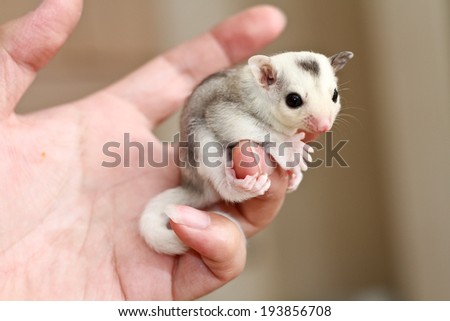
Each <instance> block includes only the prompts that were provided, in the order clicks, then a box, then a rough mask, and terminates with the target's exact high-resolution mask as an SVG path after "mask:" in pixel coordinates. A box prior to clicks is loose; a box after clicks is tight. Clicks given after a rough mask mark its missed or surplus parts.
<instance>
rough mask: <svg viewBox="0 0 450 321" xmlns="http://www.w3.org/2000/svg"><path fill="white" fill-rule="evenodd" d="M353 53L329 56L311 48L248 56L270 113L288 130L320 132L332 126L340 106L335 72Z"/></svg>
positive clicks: (345, 52)
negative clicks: (307, 50)
mask: <svg viewBox="0 0 450 321" xmlns="http://www.w3.org/2000/svg"><path fill="white" fill-rule="evenodd" d="M352 57H353V53H351V52H349V51H343V52H340V53H338V54H336V55H334V56H332V57H326V56H324V55H322V54H317V53H312V52H287V53H282V54H278V55H275V56H271V57H268V56H262V55H257V56H253V57H251V58H250V59H249V61H248V64H249V66H250V69H251V71H252V73H253V75H254V77H255V79H256V81H257V82H258V84H259V86H260V90H261V93H262V94H263V96H264V97H265V98H266V99H268V100H269V101H270V104H269V105H270V106H271V107H270V108H271V111H270V112H271V117H274V118H275V119H276V120H277V122H278V123H280V124H281V125H282V126H285V127H286V129H288V130H294V129H297V130H298V131H305V132H307V133H310V134H320V133H324V132H326V131H328V130H330V129H331V126H332V125H333V123H334V121H335V119H336V116H337V114H338V113H339V110H340V108H341V104H340V97H339V91H338V86H337V78H336V75H335V73H336V72H337V71H338V70H340V69H342V68H343V67H344V66H345V64H346V63H347V61H348V60H350V59H351V58H352Z"/></svg>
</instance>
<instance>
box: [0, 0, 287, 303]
mask: <svg viewBox="0 0 450 321" xmlns="http://www.w3.org/2000/svg"><path fill="white" fill-rule="evenodd" d="M81 9H82V1H81V0H73V1H57V0H46V1H43V3H42V4H41V6H40V7H39V8H38V9H37V10H35V11H33V12H31V13H29V14H28V15H26V16H24V17H22V18H19V19H17V20H15V21H13V22H10V23H8V24H5V25H4V26H2V27H1V29H0V35H1V37H0V48H1V51H0V159H1V160H2V166H1V167H0V182H1V185H0V275H1V277H0V297H1V298H3V299H111V300H117V299H131V300H142V299H146V300H150V299H161V300H170V299H193V298H197V297H199V296H202V295H204V294H206V293H208V292H210V291H212V290H214V289H216V288H218V287H220V286H222V285H223V284H225V283H226V282H228V281H229V280H231V279H232V278H234V277H235V276H237V275H238V274H239V273H240V272H241V271H242V269H243V267H244V264H245V257H246V249H245V237H244V236H243V235H242V232H241V230H240V229H239V228H238V227H237V226H236V225H235V224H234V223H233V222H231V221H229V220H228V219H226V218H224V217H223V216H219V215H216V214H214V213H212V212H202V213H204V214H205V215H209V217H210V219H211V224H210V226H209V227H208V228H207V229H205V230H202V231H201V232H199V231H196V230H195V229H190V228H188V227H186V226H183V225H179V224H174V223H173V224H172V226H173V228H174V230H175V231H176V232H177V234H178V235H179V236H180V238H181V239H182V240H183V241H184V242H185V243H186V244H188V245H189V246H191V247H192V248H193V249H194V250H195V251H189V252H188V253H186V254H185V255H182V256H177V257H170V256H165V255H160V254H157V253H154V252H152V251H151V249H150V248H149V247H148V246H147V245H146V244H145V243H144V241H143V240H142V238H141V237H140V236H139V234H138V223H137V222H138V219H139V215H140V213H141V212H142V210H143V208H144V206H145V204H146V202H147V201H148V200H149V199H150V198H151V197H152V196H154V195H156V194H158V193H159V192H161V191H163V190H165V189H167V188H170V187H173V186H175V185H177V183H178V170H177V169H176V168H175V166H169V167H166V168H154V167H150V166H147V167H145V168H140V167H139V166H137V155H136V154H132V155H131V165H132V166H131V167H129V168H125V167H123V166H118V167H115V168H106V167H102V166H101V164H102V161H104V155H103V153H102V147H103V145H104V144H105V143H106V142H108V141H118V142H120V141H122V140H123V135H124V133H130V137H131V139H132V140H133V141H136V142H141V143H142V144H143V145H144V146H146V145H147V143H148V142H153V148H154V151H155V154H156V155H157V154H158V152H159V151H160V150H161V148H162V147H161V146H162V145H161V143H160V142H159V141H158V140H157V138H156V137H155V136H154V135H153V134H152V132H151V131H152V129H154V128H155V126H157V125H158V124H159V123H160V122H161V121H163V120H164V119H165V118H166V117H168V116H169V115H170V114H172V113H173V112H174V111H175V110H176V109H178V108H179V107H180V106H182V104H183V101H184V99H185V98H186V97H187V95H188V94H189V93H190V91H191V90H192V89H193V88H194V86H195V85H196V84H198V83H199V82H200V81H201V80H202V79H203V78H204V77H206V76H207V75H209V74H211V73H213V72H215V71H217V70H219V69H222V68H225V67H227V66H229V65H231V64H233V63H237V62H239V61H240V60H242V59H244V58H246V57H247V56H249V55H251V54H253V53H254V52H256V51H257V50H259V49H261V48H262V47H263V46H264V45H266V44H268V43H269V42H270V41H272V40H273V39H274V38H275V37H276V36H277V35H278V34H279V33H280V32H281V30H282V28H283V25H284V19H283V17H282V16H281V15H280V13H279V12H278V11H276V10H275V9H273V8H270V7H267V6H263V7H257V8H253V9H250V10H248V11H246V12H244V13H241V14H240V15H237V16H235V17H232V18H230V19H228V20H226V21H225V22H223V23H222V24H220V25H219V26H217V27H216V28H214V29H213V30H212V31H211V32H209V33H207V34H204V35H202V36H200V37H198V38H196V39H194V40H192V41H190V42H188V43H185V44H183V45H181V46H179V47H177V48H175V49H173V50H171V51H169V52H167V53H166V54H164V55H162V56H160V57H157V58H156V59H154V60H152V61H151V62H149V63H148V64H146V65H144V66H143V67H141V68H140V69H138V70H137V71H135V72H133V73H132V74H130V75H129V76H127V77H125V78H124V79H123V80H121V81H119V82H117V83H115V84H113V85H112V86H110V87H108V88H106V89H104V90H102V91H99V92H97V93H95V94H93V95H90V96H89V97H87V98H84V99H81V100H78V101H75V102H71V103H67V104H64V105H61V106H57V107H55V108H51V109H46V110H43V111H41V112H38V113H34V114H29V115H17V114H15V113H14V107H15V106H16V104H17V102H18V100H19V99H20V97H21V96H22V95H23V93H24V92H25V91H26V89H27V88H28V86H29V85H30V84H31V83H32V81H33V80H34V78H35V75H36V72H37V71H38V70H39V69H41V68H42V67H44V66H45V64H46V63H47V62H48V61H49V60H50V59H51V58H52V57H53V55H54V54H55V53H56V51H57V50H58V49H59V48H60V47H61V46H62V44H63V43H64V42H65V40H66V38H67V36H68V35H69V34H70V32H71V31H72V29H73V28H74V27H75V25H76V24H77V22H78V19H79V17H80V14H81ZM238 158H239V155H237V156H236V159H238ZM133 161H134V162H133ZM287 179H288V178H287V175H286V173H284V172H283V171H281V170H280V169H277V170H275V172H274V173H272V175H271V180H272V187H271V189H270V190H269V191H268V192H267V193H266V195H264V196H263V197H261V198H257V199H252V200H249V201H247V202H245V203H241V204H237V205H236V206H231V205H226V204H218V205H217V207H219V208H220V209H221V210H222V211H226V212H228V213H230V214H231V215H233V216H234V218H235V219H236V220H237V221H239V222H240V224H241V226H242V230H243V231H244V233H245V235H246V236H247V237H248V236H251V235H253V234H254V233H256V232H258V231H259V230H261V229H262V228H264V227H265V226H266V225H267V224H269V223H270V221H271V220H272V219H273V218H274V216H275V215H276V213H277V211H278V210H279V208H280V206H281V204H282V201H283V199H284V194H285V190H286V186H287ZM217 207H216V208H217Z"/></svg>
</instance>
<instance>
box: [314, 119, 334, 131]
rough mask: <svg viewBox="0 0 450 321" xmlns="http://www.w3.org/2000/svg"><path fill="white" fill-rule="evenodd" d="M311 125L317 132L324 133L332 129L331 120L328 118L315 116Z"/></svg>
mask: <svg viewBox="0 0 450 321" xmlns="http://www.w3.org/2000/svg"><path fill="white" fill-rule="evenodd" d="M311 127H312V129H313V130H314V131H315V132H316V133H318V134H323V133H325V132H327V131H329V130H330V129H331V121H330V120H328V119H326V118H320V119H317V118H313V119H312V120H311Z"/></svg>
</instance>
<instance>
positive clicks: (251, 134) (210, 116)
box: [139, 51, 353, 255]
mask: <svg viewBox="0 0 450 321" xmlns="http://www.w3.org/2000/svg"><path fill="white" fill-rule="evenodd" d="M352 57H353V53H352V52H349V51H343V52H340V53H338V54H336V55H334V56H332V57H326V56H324V55H322V54H318V53H313V52H304V51H301V52H286V53H281V54H277V55H274V56H270V57H269V56H263V55H256V56H253V57H251V58H250V59H249V60H248V63H247V64H245V65H242V66H238V67H235V68H232V69H228V70H225V71H222V72H219V73H216V74H213V75H212V76H210V77H208V78H207V79H205V80H204V81H203V82H202V83H201V84H200V85H199V86H198V87H197V88H196V89H195V90H194V91H193V93H192V95H191V96H190V97H189V99H188V100H187V103H186V105H185V107H184V109H183V112H182V115H181V125H180V127H181V128H180V141H181V142H188V143H187V144H186V146H185V148H179V159H180V162H181V163H182V164H183V166H180V170H181V185H180V186H178V187H175V188H172V189H169V190H166V191H164V192H162V193H161V194H159V195H157V196H156V197H154V198H152V199H151V200H150V201H149V202H148V204H147V205H146V207H145V210H144V212H143V213H142V217H141V219H140V224H139V225H140V232H141V235H142V236H143V238H144V239H145V241H146V242H147V244H148V245H149V246H150V247H152V248H153V249H154V250H155V251H157V252H160V253H165V254H170V255H175V254H181V253H184V252H185V251H186V250H187V249H188V248H187V247H186V246H185V245H184V244H183V243H182V242H181V241H180V239H179V238H178V237H177V236H176V234H175V233H174V232H173V231H172V230H171V229H170V227H169V224H168V220H169V219H168V217H167V215H166V214H165V209H166V208H167V206H169V205H172V204H183V205H188V206H192V207H195V208H199V209H202V208H204V207H207V206H209V205H211V204H213V203H216V202H218V201H220V200H225V201H228V202H242V201H245V200H247V199H250V198H253V197H256V196H259V195H263V194H264V193H265V192H266V191H267V190H268V189H269V187H270V179H269V177H268V175H267V174H263V173H257V174H255V175H253V176H250V175H248V176H247V177H245V178H243V179H240V178H237V177H236V175H235V173H234V171H233V169H232V168H231V167H232V166H230V159H229V156H230V153H229V150H228V151H227V149H229V148H230V147H232V146H234V145H235V144H236V143H237V142H240V141H252V142H255V143H259V144H265V143H267V140H268V139H269V140H270V142H271V143H272V145H271V148H270V149H267V153H269V154H270V156H271V157H272V159H273V160H275V161H276V162H277V164H278V165H279V166H280V167H281V168H283V169H285V170H287V171H289V173H290V174H291V176H290V180H289V184H288V191H293V190H295V189H296V188H297V187H298V185H299V183H300V181H301V179H302V177H303V174H302V171H304V170H306V169H307V166H306V164H305V162H304V159H307V158H308V156H309V154H308V152H310V151H311V150H310V149H309V146H308V145H306V144H305V143H304V142H302V139H304V137H305V132H307V133H312V134H318V133H323V132H326V131H328V130H330V128H331V126H332V125H333V122H334V120H335V119H336V116H337V114H338V112H339V110H340V107H341V105H340V99H339V92H338V86H337V78H336V76H335V73H336V71H338V70H340V69H341V68H343V67H344V66H345V64H346V63H347V61H348V60H349V59H351V58H352ZM268 137H269V138H268ZM208 143H213V145H214V144H216V145H215V146H216V147H217V146H222V147H223V149H222V151H225V152H223V153H222V154H221V155H220V156H219V160H220V162H214V164H205V162H204V156H205V155H203V153H205V148H206V147H208ZM286 143H289V144H286ZM213 145H209V146H213ZM280 146H283V148H280ZM286 146H288V148H285V147H286ZM298 155H301V156H302V157H301V159H300V161H297V162H296V161H295V160H298ZM211 165H214V166H211Z"/></svg>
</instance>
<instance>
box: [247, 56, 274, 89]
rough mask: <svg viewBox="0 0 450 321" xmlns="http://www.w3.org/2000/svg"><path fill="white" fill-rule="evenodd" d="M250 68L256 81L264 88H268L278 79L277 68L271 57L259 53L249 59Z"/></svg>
mask: <svg viewBox="0 0 450 321" xmlns="http://www.w3.org/2000/svg"><path fill="white" fill-rule="evenodd" d="M248 65H249V66H250V70H251V71H252V73H253V76H255V78H256V81H257V82H258V83H259V84H260V85H261V86H262V87H264V88H268V87H269V86H270V85H273V84H274V83H275V82H276V81H277V70H276V69H275V66H274V65H273V63H272V61H271V59H270V57H267V56H263V55H257V56H253V57H250V59H249V60H248Z"/></svg>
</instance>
